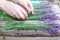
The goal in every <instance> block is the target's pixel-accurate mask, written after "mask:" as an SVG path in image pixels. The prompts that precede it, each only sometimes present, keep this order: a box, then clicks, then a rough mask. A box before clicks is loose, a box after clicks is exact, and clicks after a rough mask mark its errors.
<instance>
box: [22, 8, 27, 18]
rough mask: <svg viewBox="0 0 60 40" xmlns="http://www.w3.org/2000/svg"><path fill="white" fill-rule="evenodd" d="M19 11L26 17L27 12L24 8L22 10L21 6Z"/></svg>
mask: <svg viewBox="0 0 60 40" xmlns="http://www.w3.org/2000/svg"><path fill="white" fill-rule="evenodd" d="M21 12H22V13H23V15H24V16H25V18H27V17H28V13H27V11H26V10H24V9H23V8H21Z"/></svg>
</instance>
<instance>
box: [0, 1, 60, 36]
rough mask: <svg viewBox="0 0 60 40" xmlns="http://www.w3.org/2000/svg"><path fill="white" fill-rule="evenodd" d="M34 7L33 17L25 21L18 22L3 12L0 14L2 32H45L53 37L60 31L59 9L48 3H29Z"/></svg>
mask: <svg viewBox="0 0 60 40" xmlns="http://www.w3.org/2000/svg"><path fill="white" fill-rule="evenodd" d="M31 2H32V4H33V6H34V12H35V14H34V16H31V15H29V17H28V18H27V19H26V20H23V21H22V20H18V19H14V18H12V17H10V16H8V15H7V14H6V13H5V12H2V11H1V12H2V13H3V14H1V13H0V15H1V17H0V19H1V20H3V21H5V24H4V25H3V27H2V30H17V29H20V30H21V29H22V30H27V29H28V30H43V31H45V30H47V31H48V32H49V33H50V34H52V35H55V33H57V32H58V30H59V29H60V23H59V21H60V16H59V15H60V11H59V10H60V8H59V6H58V5H51V4H49V2H42V1H41V2H40V1H31Z"/></svg>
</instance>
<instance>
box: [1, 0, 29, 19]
mask: <svg viewBox="0 0 60 40" xmlns="http://www.w3.org/2000/svg"><path fill="white" fill-rule="evenodd" d="M1 4H2V3H1ZM1 8H2V10H4V11H5V12H7V13H8V14H9V15H10V16H12V17H14V18H18V19H25V18H27V17H28V14H27V11H25V9H23V8H22V7H21V6H19V5H17V4H14V3H13V2H8V1H6V2H4V3H3V5H2V6H1Z"/></svg>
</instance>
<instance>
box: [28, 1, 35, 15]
mask: <svg viewBox="0 0 60 40" xmlns="http://www.w3.org/2000/svg"><path fill="white" fill-rule="evenodd" d="M28 6H29V7H30V9H31V10H32V14H34V9H33V6H32V4H31V2H30V1H29V4H28Z"/></svg>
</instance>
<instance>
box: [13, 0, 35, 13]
mask: <svg viewBox="0 0 60 40" xmlns="http://www.w3.org/2000/svg"><path fill="white" fill-rule="evenodd" d="M13 2H14V3H16V4H18V5H20V6H22V7H23V8H25V10H27V12H28V13H30V12H32V14H34V10H33V6H32V4H31V2H30V0H13Z"/></svg>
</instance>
